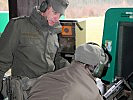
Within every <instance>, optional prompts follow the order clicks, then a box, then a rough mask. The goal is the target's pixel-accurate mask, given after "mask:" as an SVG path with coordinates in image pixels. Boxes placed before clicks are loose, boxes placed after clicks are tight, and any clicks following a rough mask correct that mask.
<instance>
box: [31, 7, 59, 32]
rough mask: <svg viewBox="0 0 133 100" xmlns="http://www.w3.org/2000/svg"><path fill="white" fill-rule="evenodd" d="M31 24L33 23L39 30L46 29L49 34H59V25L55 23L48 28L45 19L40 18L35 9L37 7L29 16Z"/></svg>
mask: <svg viewBox="0 0 133 100" xmlns="http://www.w3.org/2000/svg"><path fill="white" fill-rule="evenodd" d="M30 20H31V23H33V24H34V25H35V26H36V27H39V28H41V29H44V28H45V27H47V28H48V29H49V31H50V32H51V33H56V34H58V33H61V24H60V23H57V24H55V25H54V26H49V24H48V21H47V18H46V17H44V16H42V15H41V14H40V12H39V10H38V9H37V7H34V9H33V11H32V13H31V15H30Z"/></svg>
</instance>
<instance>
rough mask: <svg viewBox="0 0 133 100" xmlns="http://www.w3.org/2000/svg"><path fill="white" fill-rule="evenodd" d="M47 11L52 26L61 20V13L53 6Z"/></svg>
mask: <svg viewBox="0 0 133 100" xmlns="http://www.w3.org/2000/svg"><path fill="white" fill-rule="evenodd" d="M46 13H47V14H46V16H47V20H48V24H49V25H50V26H53V25H54V24H56V23H57V22H59V18H60V16H61V14H60V13H58V12H56V11H54V10H53V8H52V7H49V8H48V9H47V11H46Z"/></svg>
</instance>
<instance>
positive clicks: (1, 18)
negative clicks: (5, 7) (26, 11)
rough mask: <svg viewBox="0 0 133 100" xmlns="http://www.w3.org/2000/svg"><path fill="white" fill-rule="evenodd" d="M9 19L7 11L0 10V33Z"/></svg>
mask: <svg viewBox="0 0 133 100" xmlns="http://www.w3.org/2000/svg"><path fill="white" fill-rule="evenodd" d="M8 21H9V12H7V11H0V35H1V34H2V32H3V31H4V29H5V26H6V25H7V23H8Z"/></svg>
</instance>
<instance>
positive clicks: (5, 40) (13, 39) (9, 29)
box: [0, 20, 18, 89]
mask: <svg viewBox="0 0 133 100" xmlns="http://www.w3.org/2000/svg"><path fill="white" fill-rule="evenodd" d="M17 26H18V25H17V24H16V23H15V21H14V20H10V21H9V23H8V24H7V26H6V28H5V30H4V32H3V33H2V36H1V37H0V89H1V83H2V79H3V76H4V74H5V72H6V71H8V69H9V68H10V67H11V65H12V61H13V52H14V51H15V49H16V45H17V37H18V36H17V33H18V32H17Z"/></svg>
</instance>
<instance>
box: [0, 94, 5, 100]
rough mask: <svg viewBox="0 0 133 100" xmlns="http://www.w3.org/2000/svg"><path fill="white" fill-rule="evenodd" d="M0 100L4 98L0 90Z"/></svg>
mask: <svg viewBox="0 0 133 100" xmlns="http://www.w3.org/2000/svg"><path fill="white" fill-rule="evenodd" d="M0 100H4V96H3V95H2V94H1V92H0Z"/></svg>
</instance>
